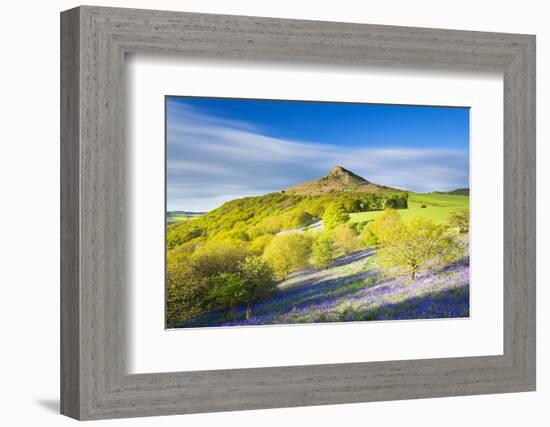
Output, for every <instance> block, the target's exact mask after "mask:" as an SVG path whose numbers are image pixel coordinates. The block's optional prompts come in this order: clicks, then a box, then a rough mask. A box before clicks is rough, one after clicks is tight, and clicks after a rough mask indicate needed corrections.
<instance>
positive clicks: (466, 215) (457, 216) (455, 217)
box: [449, 209, 470, 233]
mask: <svg viewBox="0 0 550 427" xmlns="http://www.w3.org/2000/svg"><path fill="white" fill-rule="evenodd" d="M449 224H450V226H451V227H454V228H458V231H459V232H460V233H467V232H468V231H469V230H470V210H469V209H459V210H456V211H454V212H451V213H450V214H449Z"/></svg>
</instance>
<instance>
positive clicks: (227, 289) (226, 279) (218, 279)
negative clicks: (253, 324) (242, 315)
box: [207, 273, 247, 320]
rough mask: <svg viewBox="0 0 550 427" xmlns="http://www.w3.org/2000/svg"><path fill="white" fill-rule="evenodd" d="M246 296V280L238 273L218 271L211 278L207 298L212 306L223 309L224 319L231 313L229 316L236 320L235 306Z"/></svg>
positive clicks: (244, 299)
mask: <svg viewBox="0 0 550 427" xmlns="http://www.w3.org/2000/svg"><path fill="white" fill-rule="evenodd" d="M246 298H247V289H246V282H245V279H244V278H243V277H242V276H241V274H240V273H219V274H217V275H216V276H214V277H212V278H211V285H210V289H209V291H208V295H207V299H208V301H210V304H211V307H212V308H220V309H221V310H222V311H223V317H224V319H226V320H227V318H228V314H231V318H232V319H233V320H237V307H238V305H239V304H241V303H243V302H245V301H246Z"/></svg>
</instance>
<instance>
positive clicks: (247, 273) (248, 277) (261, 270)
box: [240, 256, 277, 320]
mask: <svg viewBox="0 0 550 427" xmlns="http://www.w3.org/2000/svg"><path fill="white" fill-rule="evenodd" d="M240 268H241V271H242V278H243V280H244V287H245V290H246V295H245V302H246V312H245V318H246V319H247V320H249V319H250V317H251V316H252V310H253V309H254V305H255V304H256V303H257V302H258V301H260V300H261V299H263V298H265V297H266V296H268V295H269V294H270V293H271V292H273V291H274V290H275V289H276V288H277V284H276V283H275V281H274V280H273V270H272V269H271V266H270V265H269V264H268V263H267V262H266V261H264V260H263V259H262V258H260V257H258V256H248V257H246V258H245V260H244V262H242V263H241V265H240Z"/></svg>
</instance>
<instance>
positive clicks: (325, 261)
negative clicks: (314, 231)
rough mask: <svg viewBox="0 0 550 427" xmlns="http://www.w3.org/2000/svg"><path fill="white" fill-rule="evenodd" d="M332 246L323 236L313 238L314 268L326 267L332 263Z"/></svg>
mask: <svg viewBox="0 0 550 427" xmlns="http://www.w3.org/2000/svg"><path fill="white" fill-rule="evenodd" d="M332 244H333V241H332V239H331V238H330V237H329V236H327V235H325V234H319V235H317V236H316V237H315V239H314V240H313V245H312V255H313V264H314V265H315V267H326V266H327V265H329V264H330V263H331V262H332V261H334V249H333V247H332Z"/></svg>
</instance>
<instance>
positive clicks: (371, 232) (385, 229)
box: [360, 209, 401, 247]
mask: <svg viewBox="0 0 550 427" xmlns="http://www.w3.org/2000/svg"><path fill="white" fill-rule="evenodd" d="M400 223H401V217H400V216H399V214H398V213H397V212H396V211H395V210H394V209H386V210H385V211H384V212H382V213H380V214H379V215H378V216H377V217H376V218H375V219H374V220H373V221H370V222H369V223H368V224H367V225H366V226H365V227H363V231H362V232H361V236H360V238H361V241H362V242H363V244H364V245H365V246H367V247H372V246H378V245H380V242H381V240H383V239H386V238H389V237H390V236H391V234H392V232H393V228H394V227H396V226H397V225H398V224H400Z"/></svg>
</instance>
